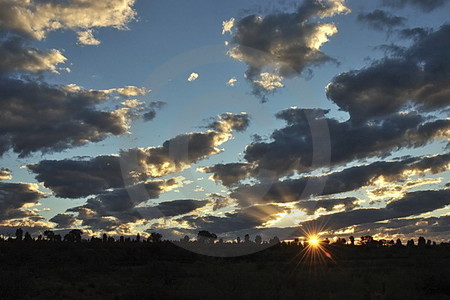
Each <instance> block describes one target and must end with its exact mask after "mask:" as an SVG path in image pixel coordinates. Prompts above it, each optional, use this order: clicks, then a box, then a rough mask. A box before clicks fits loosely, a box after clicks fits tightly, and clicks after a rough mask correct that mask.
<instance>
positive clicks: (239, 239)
mask: <svg viewBox="0 0 450 300" xmlns="http://www.w3.org/2000/svg"><path fill="white" fill-rule="evenodd" d="M236 241H237V243H238V244H240V243H241V238H240V237H239V236H238V237H237V239H236Z"/></svg>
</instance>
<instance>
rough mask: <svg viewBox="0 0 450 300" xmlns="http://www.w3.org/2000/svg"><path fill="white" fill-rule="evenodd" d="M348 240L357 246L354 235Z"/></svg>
mask: <svg viewBox="0 0 450 300" xmlns="http://www.w3.org/2000/svg"><path fill="white" fill-rule="evenodd" d="M348 239H349V240H350V245H355V237H354V236H353V235H351V236H350V237H349V238H348Z"/></svg>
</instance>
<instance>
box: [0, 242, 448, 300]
mask: <svg viewBox="0 0 450 300" xmlns="http://www.w3.org/2000/svg"><path fill="white" fill-rule="evenodd" d="M155 238H157V239H156V240H152V239H148V240H147V239H145V240H142V239H141V238H139V239H137V238H135V239H134V241H133V239H129V240H126V239H122V240H120V239H117V240H113V239H108V237H103V238H102V239H90V240H76V239H74V240H70V241H64V240H62V241H55V240H52V241H50V240H48V239H47V238H46V237H44V238H41V240H37V239H31V240H28V241H26V240H25V239H23V240H19V239H10V240H9V241H8V240H3V241H0V266H1V267H0V299H450V245H449V244H448V243H440V244H434V245H433V243H432V242H429V243H427V242H426V241H425V240H424V239H421V240H420V243H419V244H418V243H415V244H412V243H409V245H408V246H406V245H401V244H399V243H393V242H386V243H382V242H380V241H374V240H373V239H371V238H369V237H363V239H358V241H356V242H354V245H352V244H350V242H347V243H343V241H342V240H340V241H339V242H335V243H328V242H327V241H322V243H321V245H320V247H317V249H312V248H311V246H310V245H307V244H305V245H303V244H302V243H299V242H297V241H294V242H290V243H283V242H282V243H279V242H278V241H276V242H274V241H272V242H273V244H264V243H262V242H261V243H256V242H253V241H248V240H247V241H245V240H244V241H242V242H240V243H231V244H229V243H223V244H221V243H218V242H216V243H213V242H211V240H209V241H208V240H203V241H201V242H189V241H183V240H181V241H178V242H168V241H162V240H161V237H160V236H159V239H158V236H157V237H155ZM180 246H182V247H180ZM269 246H270V247H269ZM186 247H187V248H189V247H191V250H194V251H196V252H205V251H206V253H211V251H216V252H217V253H224V252H223V251H237V250H236V249H246V250H248V249H250V248H251V250H252V251H253V250H254V252H255V253H254V254H251V255H245V256H239V257H231V258H224V257H222V258H221V257H211V256H204V255H200V254H196V253H195V252H192V251H189V250H186V249H184V248H186ZM308 248H309V249H310V250H311V251H316V255H315V256H314V257H315V259H314V260H313V259H312V255H311V254H306V255H305V253H308V251H307V250H308ZM220 249H222V250H220ZM223 249H228V250H223ZM229 249H232V250H229ZM233 249H234V250H233ZM221 251H222V252H221ZM324 254H326V255H324Z"/></svg>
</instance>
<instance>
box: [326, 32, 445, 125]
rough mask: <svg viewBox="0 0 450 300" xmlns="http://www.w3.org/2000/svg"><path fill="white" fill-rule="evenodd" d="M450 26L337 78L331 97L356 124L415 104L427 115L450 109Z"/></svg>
mask: <svg viewBox="0 0 450 300" xmlns="http://www.w3.org/2000/svg"><path fill="white" fill-rule="evenodd" d="M449 47H450V25H444V26H442V27H441V28H440V29H438V30H436V31H425V30H424V31H422V32H421V35H416V39H415V41H414V43H413V44H412V45H411V46H410V47H408V48H405V49H401V51H396V52H395V53H394V55H393V56H392V57H386V58H383V59H381V60H378V61H375V62H374V63H373V64H372V65H370V66H369V67H367V68H364V69H360V70H352V71H349V72H345V73H342V74H339V75H338V76H336V77H335V78H334V79H333V80H332V82H331V83H330V84H329V85H328V86H327V96H328V98H329V99H330V100H332V101H333V102H334V103H336V104H337V105H338V106H339V107H340V108H341V109H342V110H344V111H347V112H348V113H349V114H350V116H351V117H352V119H353V120H354V121H365V120H369V119H377V118H378V119H380V118H382V117H383V116H386V115H389V114H392V113H395V112H398V111H401V110H407V109H408V107H410V106H411V105H413V106H414V107H415V108H417V109H419V110H424V111H435V110H439V109H443V108H445V107H446V106H448V98H449V96H450V89H449V88H448V82H449V81H450V62H449V55H448V51H447V50H446V49H448V48H449Z"/></svg>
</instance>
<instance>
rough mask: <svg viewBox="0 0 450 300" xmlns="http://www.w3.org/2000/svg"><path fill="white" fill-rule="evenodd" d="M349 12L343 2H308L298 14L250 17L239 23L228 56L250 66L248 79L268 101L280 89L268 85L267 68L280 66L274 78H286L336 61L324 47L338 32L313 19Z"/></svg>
mask: <svg viewBox="0 0 450 300" xmlns="http://www.w3.org/2000/svg"><path fill="white" fill-rule="evenodd" d="M347 12H349V9H348V8H346V7H345V6H344V4H343V1H339V0H336V1H334V0H333V1H317V0H306V1H304V2H303V4H302V5H301V6H300V7H299V9H298V10H297V12H295V13H279V14H271V15H267V16H264V17H262V16H258V15H250V16H247V17H245V18H242V19H241V20H239V21H238V22H237V24H236V31H235V33H234V35H233V38H232V40H231V45H232V46H234V47H233V48H232V49H231V50H230V51H229V53H228V54H229V55H230V56H231V57H233V58H235V59H237V60H240V61H243V62H245V63H246V64H247V66H248V70H247V72H246V76H247V79H249V80H250V81H251V83H252V84H253V92H254V94H255V95H257V96H259V97H262V99H263V100H264V99H265V96H266V95H267V93H268V92H270V91H273V90H274V89H275V88H276V87H279V85H278V86H272V85H271V84H270V83H268V85H267V84H266V83H265V82H264V81H266V80H267V79H268V78H269V77H266V78H264V76H262V72H264V70H265V68H271V67H275V66H276V71H275V73H274V74H273V75H275V76H277V77H278V76H281V78H279V79H282V77H290V76H295V75H299V74H301V73H302V72H303V71H304V70H305V69H306V68H308V67H311V66H314V65H319V64H322V63H324V62H327V61H330V60H332V59H331V58H330V57H329V56H327V55H326V54H324V53H323V52H322V51H320V47H321V45H322V44H323V43H325V42H326V41H327V40H328V37H329V36H332V35H334V34H335V33H336V32H337V29H336V27H335V26H334V25H333V24H324V23H320V22H314V21H312V19H313V18H317V17H318V18H325V17H330V16H333V15H336V14H340V13H347ZM277 82H278V80H277Z"/></svg>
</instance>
